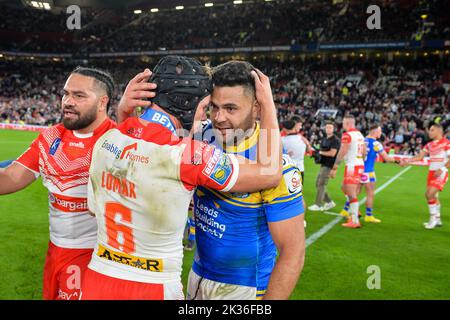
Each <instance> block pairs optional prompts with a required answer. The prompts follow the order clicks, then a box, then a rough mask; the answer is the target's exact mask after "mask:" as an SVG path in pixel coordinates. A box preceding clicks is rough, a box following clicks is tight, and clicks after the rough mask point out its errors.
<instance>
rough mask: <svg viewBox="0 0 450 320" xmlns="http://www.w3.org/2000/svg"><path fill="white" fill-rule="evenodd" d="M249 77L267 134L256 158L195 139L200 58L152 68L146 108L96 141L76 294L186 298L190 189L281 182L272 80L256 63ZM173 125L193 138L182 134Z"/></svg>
mask: <svg viewBox="0 0 450 320" xmlns="http://www.w3.org/2000/svg"><path fill="white" fill-rule="evenodd" d="M252 76H253V79H254V81H255V88H256V89H255V91H256V99H257V101H258V104H259V105H260V108H261V128H263V129H265V130H268V131H269V134H267V133H266V134H264V135H261V136H263V137H264V139H263V138H260V139H259V140H260V141H259V143H260V144H261V145H262V146H263V147H261V148H260V149H258V156H257V161H256V162H254V161H253V162H251V161H246V160H245V159H244V158H243V157H238V156H234V155H227V154H225V153H224V152H222V151H221V150H220V149H218V148H215V147H214V146H212V145H209V144H207V143H205V142H199V141H195V140H193V139H192V133H193V132H194V131H195V129H197V128H198V124H201V120H202V119H203V118H204V111H205V110H204V109H205V108H206V106H208V104H209V100H210V92H211V89H212V87H211V81H210V77H209V75H208V74H207V72H206V71H205V68H204V67H203V66H202V65H201V64H200V63H199V62H198V61H197V60H195V59H193V58H186V57H180V56H166V57H164V58H162V59H161V60H160V61H159V63H158V65H157V66H156V67H155V70H154V74H153V76H152V78H150V81H151V82H153V83H156V84H157V93H156V97H155V98H154V99H152V105H151V108H147V109H146V111H145V112H144V114H143V115H142V116H141V118H136V117H131V118H128V119H127V120H126V121H124V122H123V123H122V124H120V125H119V126H118V128H117V129H113V130H110V131H108V132H107V133H106V134H105V135H103V136H102V137H101V138H100V139H99V141H98V142H97V143H96V145H95V147H94V151H93V161H92V163H93V165H92V166H91V169H90V178H89V192H88V205H89V209H90V210H91V211H92V212H93V213H95V215H96V217H97V222H98V239H97V246H96V248H95V250H94V253H93V255H92V260H91V263H90V264H89V269H88V270H87V271H86V274H85V279H84V282H83V285H82V299H183V298H184V295H183V291H182V284H181V266H182V258H183V246H182V238H183V231H184V226H185V223H186V218H187V212H188V208H189V203H190V201H191V198H192V195H193V192H194V190H195V187H197V186H199V185H203V186H207V187H209V188H211V189H215V190H219V191H224V192H227V191H230V192H254V191H257V190H260V189H261V188H263V189H264V188H271V187H276V186H277V185H278V184H279V182H280V180H281V177H282V167H281V165H280V164H281V160H282V159H281V144H280V136H279V128H278V122H277V117H276V109H275V105H274V103H273V98H272V92H271V88H270V83H269V78H268V77H267V76H265V75H264V74H262V73H261V72H260V71H259V70H256V69H255V70H253V71H252ZM134 87H136V86H134ZM128 114H129V113H128ZM179 129H185V130H184V132H186V131H188V133H189V135H188V136H187V137H185V138H182V137H180V136H179V133H180V131H183V130H179ZM255 177H257V179H255Z"/></svg>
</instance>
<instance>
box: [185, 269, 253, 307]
mask: <svg viewBox="0 0 450 320" xmlns="http://www.w3.org/2000/svg"><path fill="white" fill-rule="evenodd" d="M186 300H256V288H255V287H247V286H240V285H235V284H227V283H221V282H217V281H212V280H209V279H205V278H202V277H200V276H199V275H198V274H196V273H195V272H194V271H193V270H192V269H191V271H190V272H189V278H188V285H187V294H186Z"/></svg>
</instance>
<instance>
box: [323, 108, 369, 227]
mask: <svg viewBox="0 0 450 320" xmlns="http://www.w3.org/2000/svg"><path fill="white" fill-rule="evenodd" d="M342 127H343V129H344V130H345V132H344V134H343V135H342V138H341V148H340V149H339V152H338V154H337V156H336V161H335V163H334V165H333V168H332V169H331V171H330V178H332V179H334V178H335V177H336V171H337V169H338V167H339V164H340V163H341V161H342V160H345V172H344V180H343V182H342V191H343V192H344V194H345V195H346V197H347V200H348V202H349V203H350V205H349V212H350V218H349V219H348V221H347V222H346V223H343V224H342V226H343V227H346V228H352V229H355V228H360V227H361V224H360V223H359V217H358V213H359V203H358V186H359V184H360V182H361V175H362V174H363V172H364V157H365V155H366V144H365V143H364V136H363V135H362V134H361V132H359V131H358V130H357V129H356V128H355V118H354V117H353V116H352V115H347V116H344V120H343V122H342Z"/></svg>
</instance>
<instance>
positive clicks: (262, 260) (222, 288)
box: [187, 61, 305, 300]
mask: <svg viewBox="0 0 450 320" xmlns="http://www.w3.org/2000/svg"><path fill="white" fill-rule="evenodd" d="M252 69H253V66H252V65H251V64H250V63H248V62H243V61H230V62H227V63H224V64H222V65H219V66H217V67H215V68H214V69H213V75H212V80H213V86H214V87H213V92H212V95H211V107H210V120H211V125H210V126H209V127H206V128H205V130H204V135H203V139H206V140H207V141H208V142H210V143H213V144H214V145H215V146H217V147H218V148H221V149H222V150H224V151H225V152H226V153H227V154H235V155H241V156H243V157H246V158H248V159H250V160H254V159H256V156H257V150H258V147H259V144H258V140H259V138H260V124H259V123H258V122H257V121H256V119H257V117H258V115H259V109H260V106H259V104H258V101H257V99H256V97H255V85H254V81H253V78H252V75H251V71H252ZM211 129H212V130H211ZM291 129H292V128H291ZM254 179H255V180H257V179H258V178H257V177H255V178H254ZM302 198H303V197H302V184H301V174H300V171H299V169H298V167H297V166H296V163H295V161H293V160H291V159H290V157H289V156H288V155H284V156H283V179H282V180H281V182H280V184H279V185H278V186H277V187H275V188H271V189H266V190H264V191H257V192H253V193H252V192H220V191H216V190H214V189H212V188H208V187H207V186H199V187H198V188H197V190H196V192H195V195H194V214H195V222H196V243H197V251H196V254H195V258H194V263H193V265H192V269H191V271H190V273H189V280H188V289H187V299H188V300H191V299H195V300H211V299H225V300H238V299H239V300H252V299H253V300H255V299H287V298H289V295H290V294H291V292H292V290H293V289H294V288H295V285H296V283H297V280H298V277H299V275H300V272H301V270H302V267H303V262H304V254H305V247H304V245H305V242H304V241H305V238H304V227H303V223H304V222H303V221H304V219H303V214H302V213H303V212H304V207H303V204H302ZM277 249H278V252H279V257H278V260H277V259H276V257H277Z"/></svg>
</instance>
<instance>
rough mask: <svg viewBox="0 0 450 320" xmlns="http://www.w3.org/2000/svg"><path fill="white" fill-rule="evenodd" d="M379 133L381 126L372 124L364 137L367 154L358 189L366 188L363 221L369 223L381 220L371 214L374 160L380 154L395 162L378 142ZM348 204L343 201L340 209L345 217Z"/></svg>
mask: <svg viewBox="0 0 450 320" xmlns="http://www.w3.org/2000/svg"><path fill="white" fill-rule="evenodd" d="M381 133H382V131H381V127H380V126H379V125H378V124H373V125H371V126H370V127H369V134H368V135H367V137H366V138H364V141H365V143H366V148H367V155H366V158H365V159H364V173H363V174H362V176H361V183H360V185H359V191H358V194H360V193H361V190H362V187H363V186H364V187H365V189H366V194H367V197H366V215H365V216H364V221H365V222H371V223H380V222H381V220H380V219H377V218H375V216H374V215H373V202H374V198H375V182H376V181H377V177H376V175H375V162H376V159H377V156H378V155H380V156H381V157H382V158H383V160H384V161H385V162H396V161H395V159H394V158H391V157H389V156H388V154H387V153H386V151H385V150H384V148H383V145H382V144H381V143H380V142H378V139H380V137H381ZM349 206H350V202H349V201H347V202H346V203H345V206H344V209H343V210H342V211H341V214H342V215H344V216H347V217H348V216H349V215H350V214H349V213H348V208H349Z"/></svg>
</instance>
